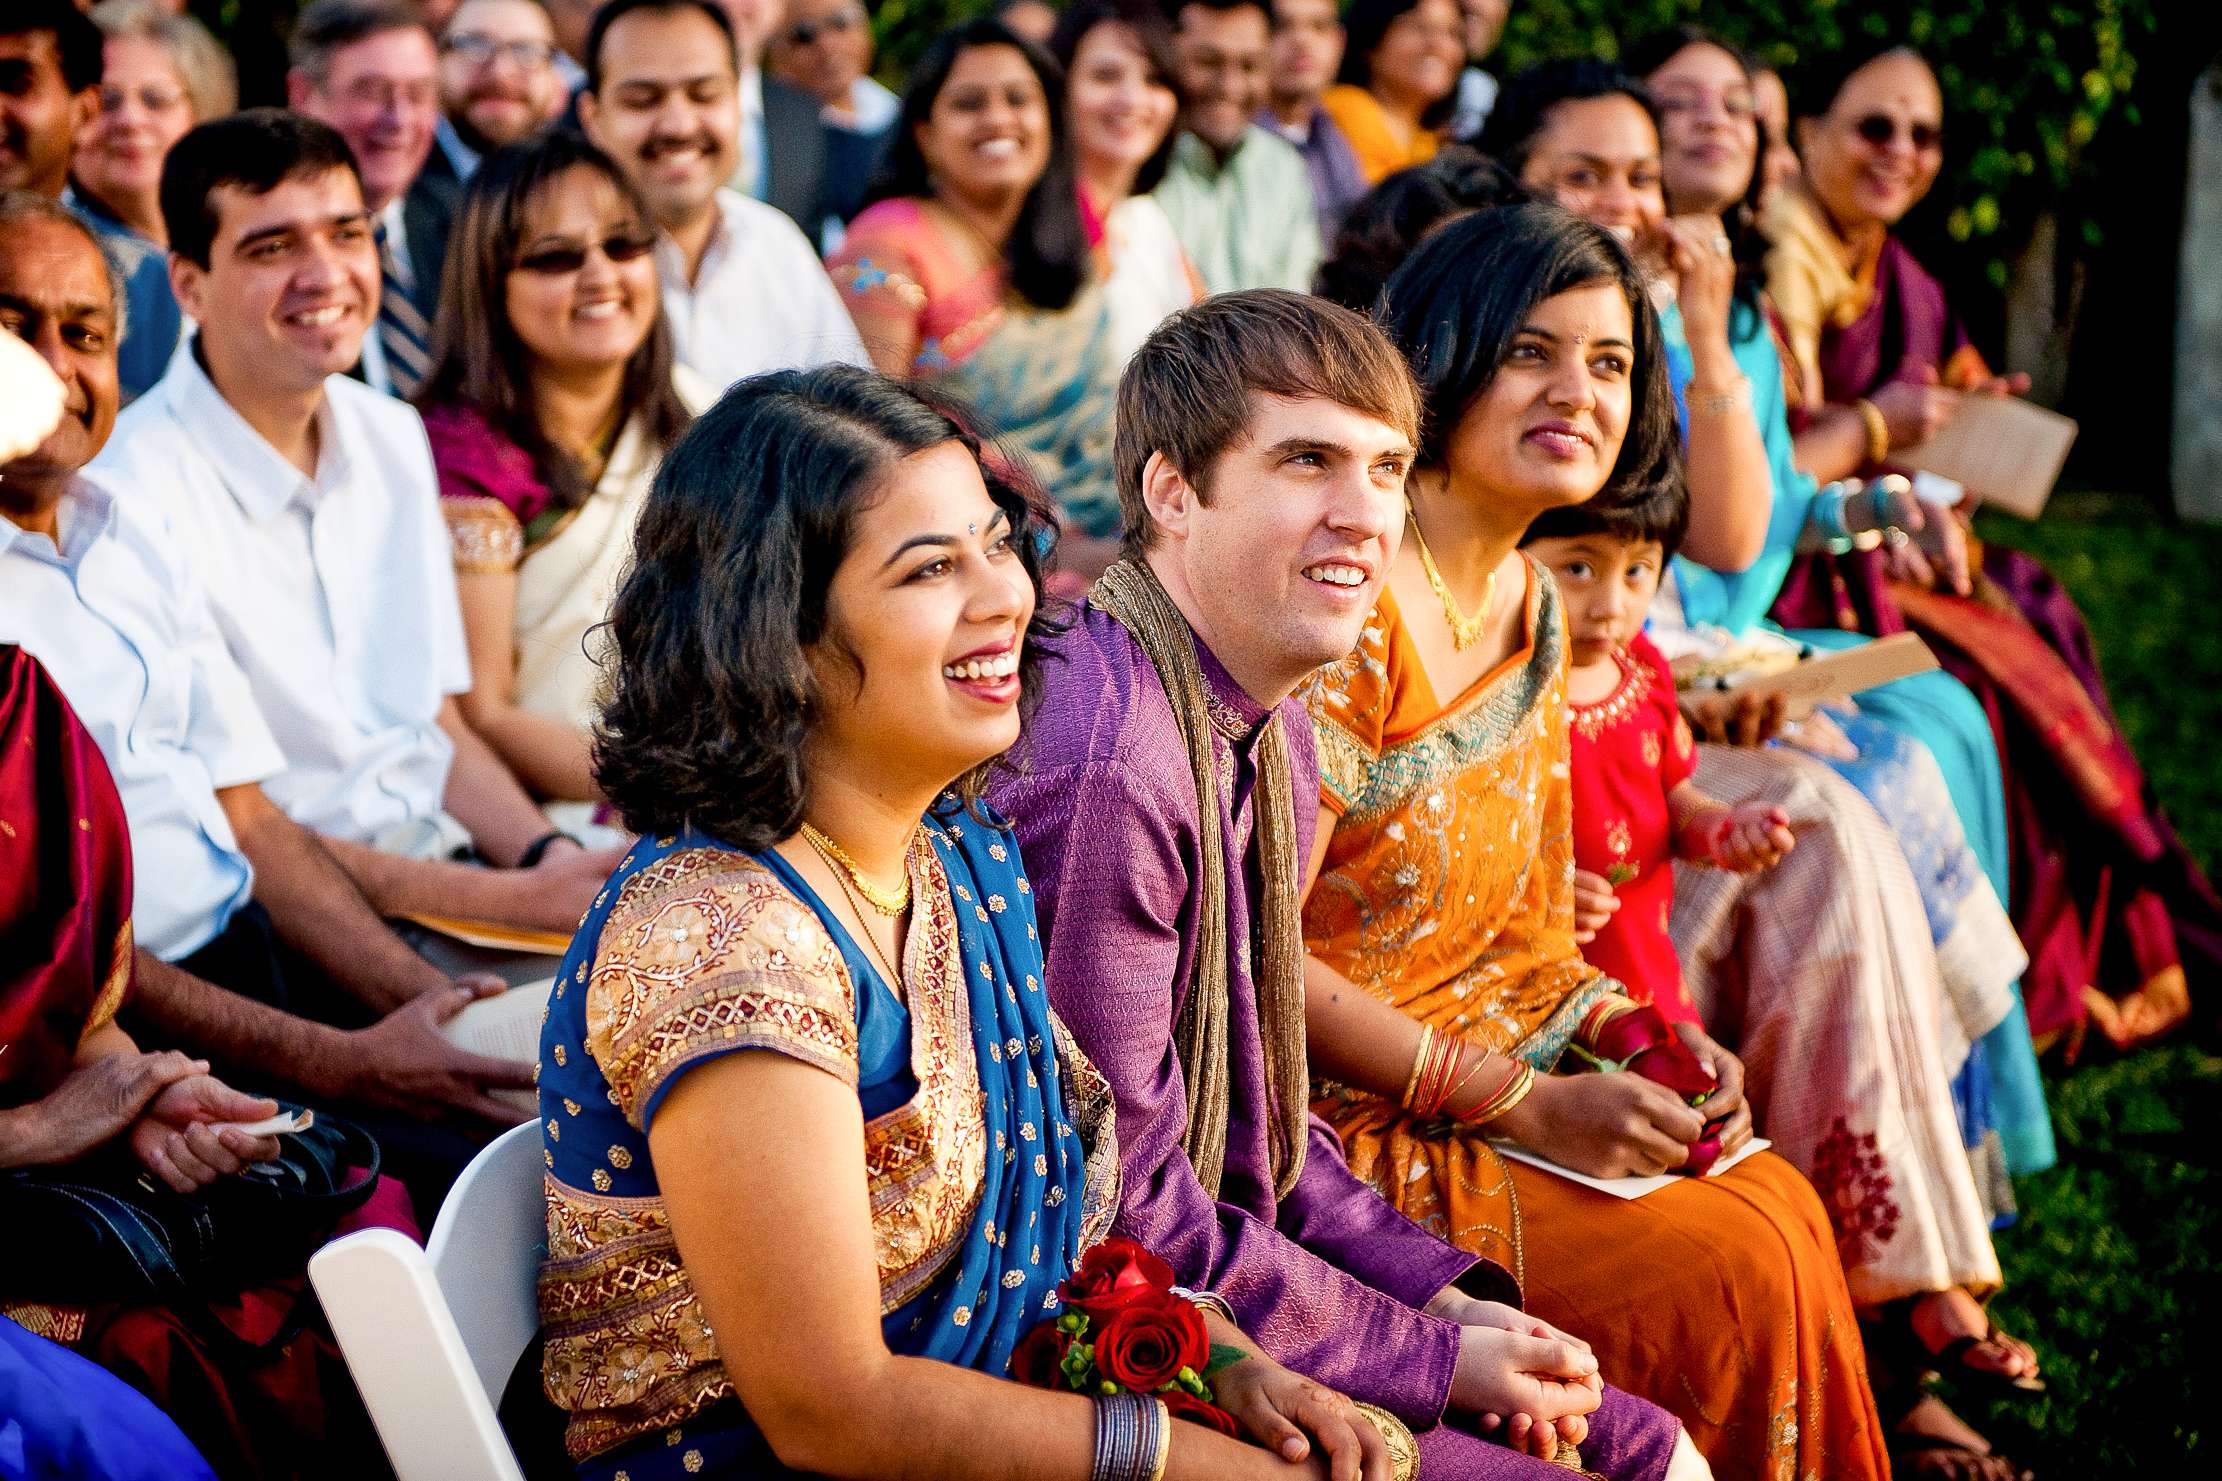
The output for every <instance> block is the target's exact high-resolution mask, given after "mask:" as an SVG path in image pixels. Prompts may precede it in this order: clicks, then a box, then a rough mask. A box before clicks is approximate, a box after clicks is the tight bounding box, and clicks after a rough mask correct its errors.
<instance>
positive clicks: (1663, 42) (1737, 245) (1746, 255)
mask: <svg viewBox="0 0 2222 1481" xmlns="http://www.w3.org/2000/svg"><path fill="white" fill-rule="evenodd" d="M1693 46H1710V47H1712V48H1713V49H1714V50H1715V51H1719V52H1725V53H1726V54H1727V55H1728V56H1729V58H1730V59H1731V60H1733V61H1734V62H1735V63H1736V65H1737V66H1738V67H1739V68H1741V69H1742V70H1743V74H1744V81H1746V82H1750V81H1752V80H1753V79H1754V78H1756V77H1757V76H1758V74H1759V71H1760V66H1759V62H1758V59H1757V58H1755V57H1753V56H1752V54H1751V53H1750V52H1748V51H1745V50H1744V49H1743V48H1742V47H1740V46H1734V45H1731V44H1730V43H1728V42H1726V41H1723V40H1722V39H1721V38H1720V37H1718V36H1716V35H1714V34H1713V33H1712V32H1711V31H1708V30H1706V29H1705V28H1704V27H1703V26H1670V27H1668V28H1667V29H1666V30H1664V31H1660V32H1658V33H1657V34H1655V35H1652V36H1649V37H1646V38H1645V39H1644V40H1643V41H1641V42H1639V43H1638V44H1637V45H1635V46H1634V47H1632V48H1630V49H1629V52H1628V55H1627V56H1626V58H1624V60H1625V62H1626V64H1627V67H1628V70H1629V71H1630V72H1633V73H1634V74H1635V75H1637V76H1638V77H1641V78H1643V79H1644V81H1645V83H1646V85H1647V87H1648V84H1649V82H1650V79H1651V76H1652V74H1653V73H1655V72H1657V71H1658V70H1659V69H1660V68H1661V67H1664V66H1665V65H1666V64H1667V63H1668V62H1670V61H1672V60H1673V59H1674V58H1675V57H1677V56H1679V55H1681V54H1682V53H1683V52H1685V51H1687V50H1688V49H1689V48H1691V47H1693ZM1752 128H1753V131H1754V133H1755V134H1756V136H1757V138H1758V141H1759V147H1758V148H1757V150H1755V151H1754V152H1753V154H1752V157H1751V179H1750V180H1748V181H1747V182H1745V185H1744V195H1743V199H1742V200H1739V201H1738V202H1736V204H1735V205H1734V206H1732V207H1730V208H1729V209H1728V210H1727V211H1725V212H1723V213H1722V215H1721V226H1722V228H1723V229H1724V230H1725V231H1726V232H1727V233H1728V242H1729V252H1730V255H1731V256H1732V257H1734V258H1735V260H1736V311H1737V313H1738V315H1739V316H1746V315H1755V314H1758V313H1760V312H1761V309H1760V307H1759V295H1760V293H1761V292H1762V291H1763V290H1764V289H1765V288H1766V286H1767V246H1768V243H1767V239H1766V237H1765V236H1764V235H1762V234H1761V233H1760V230H1759V197H1760V195H1761V193H1762V192H1763V191H1764V189H1765V187H1766V180H1765V178H1764V176H1763V173H1762V171H1761V170H1760V168H1759V167H1760V165H1762V164H1763V163H1765V161H1766V158H1767V148H1768V146H1769V145H1770V144H1772V143H1773V142H1774V141H1773V140H1771V139H1769V138H1768V137H1767V125H1766V123H1765V122H1764V121H1763V120H1761V119H1760V118H1759V117H1758V116H1757V115H1754V116H1753V118H1752ZM1659 147H1660V152H1661V153H1662V154H1664V153H1665V150H1666V124H1665V120H1664V119H1663V118H1662V119H1661V120H1660V125H1659ZM1673 204H1674V203H1673V200H1672V199H1671V198H1670V199H1669V200H1668V202H1667V205H1668V207H1669V208H1670V209H1671V208H1672V207H1673ZM1748 326H1749V319H1748V318H1746V319H1745V320H1744V327H1742V328H1740V329H1739V330H1738V332H1739V333H1740V334H1741V333H1746V332H1748Z"/></svg>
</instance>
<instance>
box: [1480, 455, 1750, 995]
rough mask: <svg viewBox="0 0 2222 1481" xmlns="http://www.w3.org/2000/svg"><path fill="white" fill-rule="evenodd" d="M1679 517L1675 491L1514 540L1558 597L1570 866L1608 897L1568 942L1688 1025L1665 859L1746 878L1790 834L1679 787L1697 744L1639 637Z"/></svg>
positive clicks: (1579, 515)
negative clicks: (1561, 601)
mask: <svg viewBox="0 0 2222 1481" xmlns="http://www.w3.org/2000/svg"><path fill="white" fill-rule="evenodd" d="M1688 520H1689V500H1688V496H1687V495H1686V494H1685V493H1684V492H1683V490H1682V489H1681V488H1680V487H1679V486H1678V485H1677V486H1674V487H1671V488H1669V489H1665V490H1661V491H1660V492H1658V493H1655V494H1653V495H1651V496H1649V497H1647V498H1645V499H1642V500H1639V501H1636V502H1634V503H1631V504H1626V505H1622V506H1619V507H1612V506H1609V505H1608V506H1605V507H1599V506H1597V505H1588V504H1584V505H1577V506H1575V507H1573V508H1569V509H1554V510H1552V511H1550V512H1549V513H1547V514H1545V515H1544V516H1543V517H1542V518H1541V519H1538V520H1537V521H1536V522H1535V524H1534V525H1533V526H1532V527H1531V528H1530V529H1529V530H1528V534H1527V539H1526V541H1525V542H1524V543H1525V545H1526V547H1527V551H1528V554H1530V555H1531V556H1533V557H1534V558H1535V559H1536V560H1537V561H1538V562H1540V563H1541V564H1542V565H1544V566H1545V567H1547V568H1548V569H1549V570H1550V572H1551V574H1552V575H1553V576H1554V577H1556V578H1557V580H1558V585H1559V592H1560V595H1561V596H1563V597H1564V598H1565V603H1566V626H1567V638H1568V643H1567V675H1566V698H1567V707H1568V718H1569V719H1570V721H1571V724H1570V725H1569V727H1568V733H1569V737H1570V739H1571V742H1572V756H1571V764H1572V767H1573V786H1574V867H1575V868H1576V869H1577V870H1579V871H1582V872H1585V873H1588V874H1594V875H1598V876H1600V877H1602V878H1603V879H1604V880H1605V881H1606V882H1607V883H1608V884H1609V885H1610V886H1611V887H1612V893H1611V895H1610V896H1609V897H1607V898H1606V899H1604V900H1602V901H1595V902H1583V903H1586V904H1588V905H1589V906H1590V909H1591V910H1593V911H1595V912H1596V913H1599V914H1602V915H1603V918H1604V919H1603V924H1601V925H1597V926H1596V927H1595V928H1594V931H1592V930H1591V929H1590V928H1589V927H1587V926H1586V925H1583V924H1582V922H1581V920H1580V918H1579V915H1578V917H1577V925H1578V926H1580V927H1581V928H1580V929H1578V930H1577V931H1576V934H1575V940H1576V941H1578V942H1580V943H1581V946H1582V958H1583V960H1585V961H1587V962H1588V963H1589V964H1590V965H1591V966H1593V967H1596V968H1597V969H1599V970H1600V971H1602V972H1605V973H1608V974H1609V975H1611V976H1613V977H1615V978H1618V979H1619V980H1620V982H1621V984H1622V985H1623V986H1625V987H1626V988H1627V989H1628V992H1629V995H1630V996H1631V997H1633V998H1635V999H1636V1001H1638V1002H1643V1003H1653V1004H1656V1005H1657V1007H1658V1009H1659V1011H1660V1012H1661V1013H1663V1014H1665V1015H1666V1016H1667V1018H1668V1019H1670V1020H1676V1021H1680V1022H1686V1023H1696V1022H1697V1021H1698V1016H1697V1009H1696V1007H1695V1006H1694V1005H1693V1004H1692V1003H1691V1001H1690V996H1689V993H1688V992H1687V991H1686V990H1685V989H1684V987H1683V985H1682V965H1681V962H1680V960H1679V959H1678V958H1677V957H1676V956H1675V954H1674V942H1673V941H1672V940H1671V939H1670V938H1669V937H1668V935H1667V922H1668V920H1669V918H1670V917H1671V916H1672V914H1673V911H1674V867H1673V865H1674V861H1675V860H1676V859H1684V860H1688V861H1689V862H1691V863H1701V864H1712V865H1715V866H1717V867H1719V868H1722V869H1734V870H1737V871H1739V872H1748V871H1750V870H1754V869H1764V868H1766V867H1768V866H1769V865H1771V864H1773V863H1775V862H1776V861H1777V860H1779V859H1781V858H1782V856H1783V855H1784V854H1787V853H1788V852H1789V851H1790V848H1791V845H1792V843H1793V839H1792V838H1791V834H1790V827H1789V823H1790V820H1789V818H1788V817H1787V816H1785V815H1784V813H1783V812H1782V811H1781V809H1779V808H1775V807H1769V806H1767V805H1766V804H1764V803H1756V802H1754V803H1746V804H1744V805H1742V806H1738V807H1730V806H1729V805H1728V804H1727V803H1724V802H1721V801H1719V800H1718V799H1716V798H1712V797H1708V796H1707V795H1705V793H1704V792H1702V791H1700V790H1699V789H1698V786H1697V784H1696V783H1695V782H1693V781H1692V780H1691V779H1690V773H1691V771H1692V770H1693V769H1694V768H1695V767H1696V764H1697V747H1696V744H1695V742H1694V741H1693V740H1692V739H1691V736H1690V727H1689V726H1688V724H1686V723H1685V722H1684V721H1683V719H1682V715H1681V711H1680V709H1679V708H1678V707H1677V705H1676V702H1675V694H1674V679H1673V676H1672V675H1671V674H1670V673H1669V672H1668V669H1667V663H1666V659H1665V657H1664V656H1663V655H1662V654H1661V653H1660V652H1659V650H1658V649H1657V648H1655V647H1653V646H1652V644H1651V640H1650V639H1649V638H1646V637H1645V636H1644V635H1643V619H1644V614H1645V613H1646V612H1648V611H1649V610H1650V607H1651V598H1652V596H1653V595H1654V594H1655V593H1656V592H1657V591H1658V589H1659V573H1660V571H1661V569H1662V568H1663V567H1664V566H1665V564H1666V559H1667V557H1668V556H1670V555H1672V554H1673V553H1674V548H1675V547H1676V546H1677V545H1679V544H1680V543H1681V540H1682V532H1683V529H1684V528H1685V526H1686V525H1687V523H1688ZM1582 914H1589V911H1584V912H1582ZM1590 918H1591V919H1592V920H1594V919H1595V918H1596V916H1595V915H1594V914H1592V915H1590Z"/></svg>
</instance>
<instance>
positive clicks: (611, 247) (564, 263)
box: [517, 232, 656, 278]
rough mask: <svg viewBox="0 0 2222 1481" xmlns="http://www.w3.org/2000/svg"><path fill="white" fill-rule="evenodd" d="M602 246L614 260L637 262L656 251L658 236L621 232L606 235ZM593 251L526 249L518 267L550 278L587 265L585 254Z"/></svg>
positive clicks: (559, 248)
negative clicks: (656, 237)
mask: <svg viewBox="0 0 2222 1481" xmlns="http://www.w3.org/2000/svg"><path fill="white" fill-rule="evenodd" d="M599 245H600V246H601V249H602V255H603V256H604V257H607V258H608V259H609V260H610V261H612V262H638V261H639V260H640V259H641V258H643V257H646V256H647V255H648V254H649V253H651V252H653V251H655V250H656V239H655V238H654V237H651V236H645V235H629V234H627V233H624V232H619V233H618V234H617V235H615V236H609V237H604V238H603V239H602V240H601V242H600V244H599ZM593 250H594V247H593V246H591V245H589V246H585V247H542V248H541V249H540V250H539V251H537V252H527V253H526V254H525V255H524V256H522V257H520V258H518V259H517V270H518V271H519V272H527V273H541V274H544V275H545V276H547V277H551V278H553V277H560V276H562V275H563V274H565V273H575V272H577V271H578V270H579V269H580V268H582V267H585V266H586V256H587V254H588V253H589V252H592V251H593Z"/></svg>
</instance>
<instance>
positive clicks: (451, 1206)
mask: <svg viewBox="0 0 2222 1481" xmlns="http://www.w3.org/2000/svg"><path fill="white" fill-rule="evenodd" d="M543 1170H544V1164H543V1162H542V1161H541V1157H540V1123H539V1122H538V1121H537V1120H535V1121H527V1122H526V1123H525V1124H524V1125H522V1126H513V1127H511V1128H510V1129H509V1130H507V1131H505V1132H503V1133H502V1134H501V1135H500V1136H498V1137H496V1138H495V1139H494V1140H493V1141H492V1142H491V1143H490V1144H489V1145H488V1146H487V1147H486V1148H485V1150H483V1151H481V1152H480V1153H479V1154H478V1155H477V1156H476V1157H473V1158H472V1159H471V1165H470V1166H469V1167H466V1168H464V1169H463V1175H462V1176H461V1177H459V1178H457V1179H456V1180H455V1187H454V1188H453V1189H452V1190H451V1191H450V1192H449V1193H448V1196H447V1202H446V1203H444V1204H442V1205H441V1206H440V1217H439V1219H438V1221H437V1222H435V1223H434V1224H433V1226H432V1234H431V1237H430V1238H428V1239H427V1240H426V1241H425V1243H424V1252H425V1256H426V1258H428V1259H429V1260H431V1262H432V1273H433V1275H434V1276H436V1277H437V1278H438V1279H439V1282H440V1294H441V1295H443V1296H445V1297H446V1298H447V1304H448V1310H449V1311H451V1312H453V1313H454V1315H455V1326H456V1330H457V1331H459V1332H461V1333H462V1334H463V1345H464V1346H465V1347H467V1348H469V1349H470V1353H471V1363H472V1365H473V1366H475V1367H476V1368H477V1369H478V1381H479V1383H480V1384H481V1385H482V1386H483V1387H484V1388H485V1390H486V1393H487V1396H488V1397H489V1398H490V1399H492V1400H493V1401H494V1402H495V1403H497V1404H498V1403H500V1402H501V1393H502V1389H503V1387H504V1386H505V1385H506V1384H507V1383H508V1382H509V1373H510V1370H511V1369H513V1368H515V1367H516V1366H517V1358H518V1356H519V1354H521V1353H523V1352H524V1350H525V1344H526V1343H528V1342H530V1341H531V1340H532V1334H533V1332H534V1331H536V1330H537V1329H538V1328H539V1326H540V1300H539V1295H538V1291H537V1282H538V1280H539V1277H540V1260H541V1256H542V1255H544V1254H545V1253H546V1252H547V1248H548V1214H547V1202H546V1198H545V1196H544V1194H543V1192H542V1187H541V1174H542V1172H543Z"/></svg>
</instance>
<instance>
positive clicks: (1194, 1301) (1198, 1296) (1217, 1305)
mask: <svg viewBox="0 0 2222 1481" xmlns="http://www.w3.org/2000/svg"><path fill="white" fill-rule="evenodd" d="M1173 1294H1174V1295H1176V1296H1178V1297H1180V1299H1181V1300H1183V1301H1186V1302H1187V1303H1188V1304H1189V1305H1191V1306H1194V1307H1196V1308H1198V1309H1200V1310H1203V1311H1216V1312H1217V1313H1219V1316H1220V1318H1221V1319H1222V1320H1223V1321H1225V1322H1226V1324H1227V1325H1228V1326H1230V1327H1239V1326H1241V1325H1242V1323H1240V1322H1238V1321H1236V1320H1235V1319H1234V1308H1233V1307H1232V1306H1229V1305H1228V1304H1227V1298H1226V1297H1224V1296H1222V1295H1220V1294H1219V1293H1218V1292H1217V1291H1191V1290H1189V1289H1188V1287H1186V1286H1175V1287H1173Z"/></svg>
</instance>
